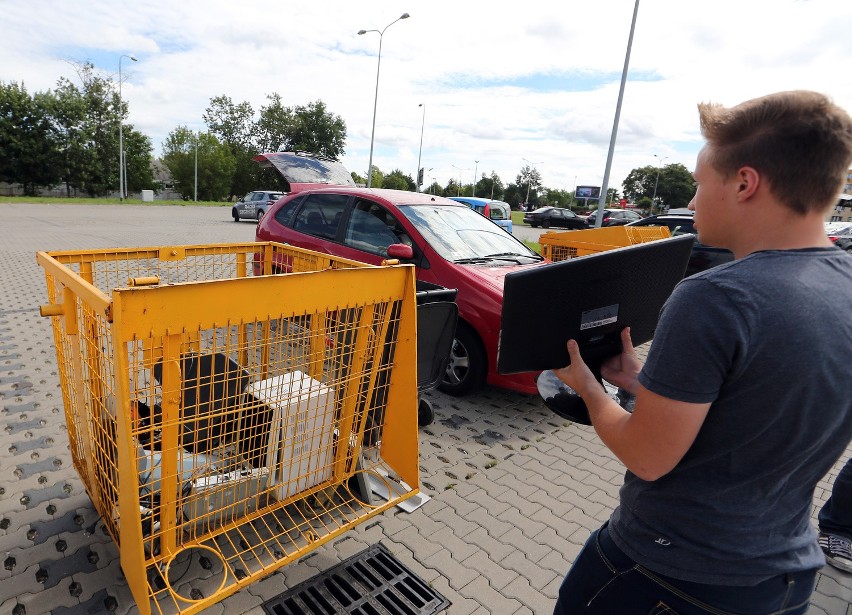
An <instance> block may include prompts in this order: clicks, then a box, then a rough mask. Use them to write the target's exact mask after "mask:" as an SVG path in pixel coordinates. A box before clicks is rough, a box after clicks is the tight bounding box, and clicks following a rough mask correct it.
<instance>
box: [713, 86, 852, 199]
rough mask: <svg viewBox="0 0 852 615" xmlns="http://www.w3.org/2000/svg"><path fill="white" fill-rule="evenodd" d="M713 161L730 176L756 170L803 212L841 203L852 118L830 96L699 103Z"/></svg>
mask: <svg viewBox="0 0 852 615" xmlns="http://www.w3.org/2000/svg"><path fill="white" fill-rule="evenodd" d="M698 114H699V117H700V120H701V133H702V134H703V135H704V138H705V139H707V143H708V145H709V146H710V147H709V148H708V149H709V150H710V151H709V152H708V153H709V162H710V164H711V165H712V166H713V168H714V169H716V171H718V172H719V173H721V174H722V175H724V176H726V177H730V176H731V175H732V174H734V173H736V172H737V169H739V168H741V167H744V166H749V167H753V168H754V169H756V170H757V171H758V173H760V174H761V175H762V176H763V178H764V179H765V180H766V181H767V182H768V184H769V189H770V191H771V192H772V194H773V195H774V196H775V197H776V198H777V199H778V200H779V201H780V202H781V203H783V204H784V205H786V206H787V207H789V208H790V209H792V210H793V211H795V212H797V213H799V214H802V215H804V214H807V213H809V212H811V211H824V210H826V209H827V208H829V207H830V206H831V205H833V204H834V203H835V201H836V200H837V195H838V194H839V193H840V191H841V188H842V185H843V183H844V178H845V176H846V173H847V170H848V169H849V166H850V163H852V118H850V117H849V114H848V113H847V112H846V111H844V110H843V109H842V108H841V107H838V106H837V105H835V104H834V103H832V102H831V100H829V98H828V97H827V96H824V95H823V94H819V93H817V92H810V91H807V90H794V91H790V92H778V93H776V94H769V95H768V96H763V97H761V98H754V99H752V100H747V101H745V102H743V103H740V104H739V105H736V106H734V107H723V106H721V105H717V104H711V103H701V104H699V105H698Z"/></svg>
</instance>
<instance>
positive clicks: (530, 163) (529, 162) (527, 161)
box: [521, 158, 544, 205]
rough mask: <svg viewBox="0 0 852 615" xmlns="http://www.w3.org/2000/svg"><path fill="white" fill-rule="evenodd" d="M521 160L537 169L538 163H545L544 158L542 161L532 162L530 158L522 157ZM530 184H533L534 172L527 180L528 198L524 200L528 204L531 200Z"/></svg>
mask: <svg viewBox="0 0 852 615" xmlns="http://www.w3.org/2000/svg"><path fill="white" fill-rule="evenodd" d="M521 160H523V161H524V162H526V163H527V164H529V165H530V166H532V168H533V169H535V165H537V164H544V161H543V160H542V161H541V162H532V161H530V160H527V159H526V158H521ZM530 184H532V173H531V174H530V177H529V179H528V180H527V198H526V199H525V200H524V205H528V204H529V202H530Z"/></svg>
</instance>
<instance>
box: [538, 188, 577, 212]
mask: <svg viewBox="0 0 852 615" xmlns="http://www.w3.org/2000/svg"><path fill="white" fill-rule="evenodd" d="M572 196H573V195H572V194H571V192H569V191H568V190H554V189H549V188H548V189H545V198H546V200H547V203H548V204H549V205H553V206H555V207H567V208H570V206H571V201H572Z"/></svg>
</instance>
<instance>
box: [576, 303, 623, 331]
mask: <svg viewBox="0 0 852 615" xmlns="http://www.w3.org/2000/svg"><path fill="white" fill-rule="evenodd" d="M617 320H618V304H615V305H608V306H606V307H602V308H597V309H594V310H587V311H585V312H583V313H582V314H581V315H580V331H584V330H586V329H593V328H595V327H602V326H604V325H608V324H610V323H613V322H615V321H617Z"/></svg>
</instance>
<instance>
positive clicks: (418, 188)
mask: <svg viewBox="0 0 852 615" xmlns="http://www.w3.org/2000/svg"><path fill="white" fill-rule="evenodd" d="M417 106H418V107H423V122H422V123H421V124H420V149H419V150H418V151H417V192H420V155H421V154H422V153H423V128H424V127H425V126H426V103H420V104H419V105H417Z"/></svg>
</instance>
